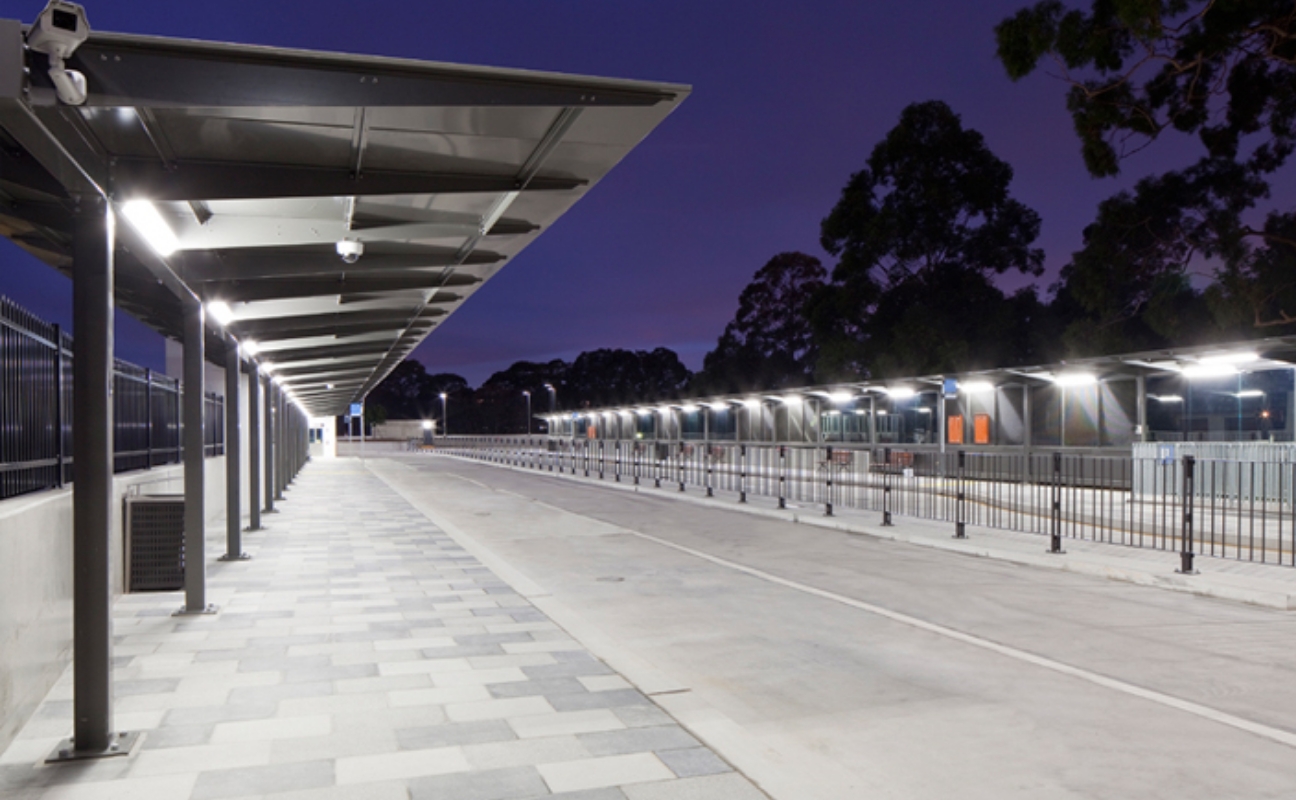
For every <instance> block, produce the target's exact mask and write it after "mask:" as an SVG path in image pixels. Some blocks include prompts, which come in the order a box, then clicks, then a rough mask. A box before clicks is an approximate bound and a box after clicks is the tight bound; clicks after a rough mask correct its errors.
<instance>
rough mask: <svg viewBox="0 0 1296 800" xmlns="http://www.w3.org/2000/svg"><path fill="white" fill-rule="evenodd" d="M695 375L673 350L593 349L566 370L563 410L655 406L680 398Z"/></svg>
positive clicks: (583, 354) (562, 389)
mask: <svg viewBox="0 0 1296 800" xmlns="http://www.w3.org/2000/svg"><path fill="white" fill-rule="evenodd" d="M692 377H693V375H692V373H691V372H690V371H689V369H688V367H686V366H684V364H683V363H681V362H680V360H679V356H678V355H676V354H675V352H674V351H673V350H668V349H666V348H665V347H658V348H656V349H655V350H652V351H646V350H610V349H602V350H590V351H587V352H584V353H581V354H580V355H579V356H577V357H576V360H575V361H573V362H572V364H571V366H570V367H569V368H568V369H567V374H566V378H565V380H564V383H563V386H562V388H561V391H562V393H563V397H564V398H566V400H565V401H564V402H563V406H564V408H570V407H573V406H574V407H577V408H590V407H599V406H610V405H622V404H627V403H652V402H657V401H659V400H669V399H674V398H678V397H679V396H680V393H681V392H683V391H684V389H685V387H687V386H688V383H689V379H690V378H692Z"/></svg>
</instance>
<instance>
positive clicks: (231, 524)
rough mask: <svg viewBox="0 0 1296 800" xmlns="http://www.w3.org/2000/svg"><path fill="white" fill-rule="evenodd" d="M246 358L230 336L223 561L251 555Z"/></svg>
mask: <svg viewBox="0 0 1296 800" xmlns="http://www.w3.org/2000/svg"><path fill="white" fill-rule="evenodd" d="M242 372H243V361H242V359H240V358H239V352H238V344H237V343H236V342H235V341H234V340H233V339H227V340H226V344H225V555H223V556H221V560H222V561H242V560H245V559H247V558H249V556H248V554H247V553H244V552H243V509H242V503H241V500H242V497H241V495H242V494H243V482H242V480H241V473H242V467H243V465H242V464H241V463H240V457H241V455H242V450H243V431H242V427H243V426H242V424H241V417H240V414H239V401H238V400H239V383H240V378H241V373H242Z"/></svg>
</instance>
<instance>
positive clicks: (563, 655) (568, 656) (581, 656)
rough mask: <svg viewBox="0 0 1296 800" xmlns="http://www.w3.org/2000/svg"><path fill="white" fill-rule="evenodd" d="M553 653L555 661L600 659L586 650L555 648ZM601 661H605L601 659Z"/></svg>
mask: <svg viewBox="0 0 1296 800" xmlns="http://www.w3.org/2000/svg"><path fill="white" fill-rule="evenodd" d="M546 621H547V620H546ZM552 655H553V657H554V660H555V661H598V659H597V658H595V657H594V656H593V654H591V653H589V652H588V651H585V650H555V651H554V652H553V654H552ZM599 663H600V664H601V663H603V662H601V661H599Z"/></svg>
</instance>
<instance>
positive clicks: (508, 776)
mask: <svg viewBox="0 0 1296 800" xmlns="http://www.w3.org/2000/svg"><path fill="white" fill-rule="evenodd" d="M409 791H410V800H451V798H452V799H453V800H520V799H521V798H528V797H547V796H548V795H549V787H548V786H546V785H545V782H544V779H543V778H541V777H540V773H539V772H538V771H537V770H536V768H535V767H514V768H511V769H492V770H486V771H484V772H460V773H456V774H453V775H437V776H434V777H428V778H415V779H414V780H411V781H410V782H409ZM194 800H201V799H200V798H198V797H195V798H194Z"/></svg>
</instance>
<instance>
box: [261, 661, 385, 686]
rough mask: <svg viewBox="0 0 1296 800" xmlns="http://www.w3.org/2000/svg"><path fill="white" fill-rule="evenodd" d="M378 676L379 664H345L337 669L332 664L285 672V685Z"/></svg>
mask: <svg viewBox="0 0 1296 800" xmlns="http://www.w3.org/2000/svg"><path fill="white" fill-rule="evenodd" d="M377 674H378V665H377V664H345V665H343V666H340V667H337V666H333V665H332V664H330V665H328V666H322V667H304V668H300V669H288V670H284V683H316V682H318V681H341V680H349V679H351V678H372V677H374V676H376V675H377Z"/></svg>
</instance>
